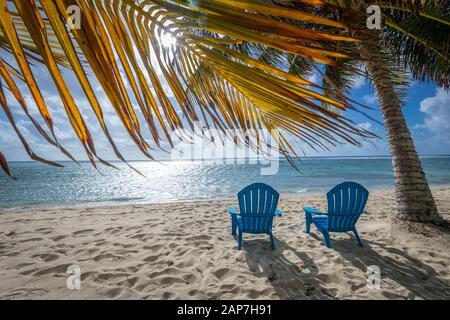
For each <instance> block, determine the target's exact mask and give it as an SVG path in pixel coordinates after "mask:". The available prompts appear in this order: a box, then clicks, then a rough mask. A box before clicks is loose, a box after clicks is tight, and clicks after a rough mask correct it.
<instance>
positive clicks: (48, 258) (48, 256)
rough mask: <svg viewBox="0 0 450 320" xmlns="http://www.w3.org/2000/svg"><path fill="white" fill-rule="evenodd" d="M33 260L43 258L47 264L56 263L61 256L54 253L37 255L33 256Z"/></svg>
mask: <svg viewBox="0 0 450 320" xmlns="http://www.w3.org/2000/svg"><path fill="white" fill-rule="evenodd" d="M31 257H32V258H36V257H38V258H41V259H42V260H44V261H45V262H50V261H54V260H56V259H58V258H59V255H57V254H53V253H44V254H35V255H32V256H31Z"/></svg>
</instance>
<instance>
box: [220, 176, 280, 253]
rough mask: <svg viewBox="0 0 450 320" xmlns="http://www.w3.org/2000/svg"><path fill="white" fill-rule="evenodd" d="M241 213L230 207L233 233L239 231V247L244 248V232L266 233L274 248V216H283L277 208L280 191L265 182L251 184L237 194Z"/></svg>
mask: <svg viewBox="0 0 450 320" xmlns="http://www.w3.org/2000/svg"><path fill="white" fill-rule="evenodd" d="M237 196H238V201H239V211H240V212H239V213H238V211H237V209H236V208H234V207H229V208H228V212H229V214H230V215H231V234H233V235H235V234H236V230H237V231H238V248H239V250H241V248H242V234H243V233H244V232H246V233H253V234H257V233H266V234H268V235H269V237H270V244H271V247H272V250H273V249H275V243H274V241H273V236H272V221H273V217H274V216H281V211H280V210H278V209H277V204H278V198H279V197H280V195H279V193H278V192H276V191H275V190H274V189H273V188H272V187H271V186H269V185H267V184H264V183H254V184H251V185H249V186H247V187H245V188H244V189H242V190H241V191H239V193H238V194H237Z"/></svg>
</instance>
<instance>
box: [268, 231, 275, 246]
mask: <svg viewBox="0 0 450 320" xmlns="http://www.w3.org/2000/svg"><path fill="white" fill-rule="evenodd" d="M269 237H270V247H271V248H272V250H275V241H274V239H273V235H272V233H269Z"/></svg>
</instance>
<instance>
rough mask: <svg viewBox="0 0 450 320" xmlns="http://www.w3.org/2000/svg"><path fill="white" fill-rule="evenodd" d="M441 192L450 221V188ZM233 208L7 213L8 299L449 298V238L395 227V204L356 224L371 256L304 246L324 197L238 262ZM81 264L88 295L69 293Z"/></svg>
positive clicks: (350, 247)
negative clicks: (370, 269) (311, 215)
mask: <svg viewBox="0 0 450 320" xmlns="http://www.w3.org/2000/svg"><path fill="white" fill-rule="evenodd" d="M433 192H434V195H435V198H436V201H437V204H438V207H439V210H440V213H441V214H442V215H443V216H444V217H445V218H446V219H450V189H449V188H437V189H434V190H433ZM234 204H236V200H225V201H222V200H221V201H218V200H217V201H202V202H184V203H172V204H153V205H134V206H122V207H101V208H89V209H64V210H63V209H58V210H57V209H49V210H38V209H36V210H23V211H14V212H11V211H5V212H0V298H3V299H5V298H8V299H22V298H25V299H49V298H56V299H61V298H62V299H66V298H75V299H85V298H89V299H110V298H111V299H118V298H120V299H122V298H124V299H130V298H131V299H140V298H145V299H161V298H162V299H228V298H230V299H240V298H244V299H246V298H249V299H331V298H339V299H342V298H344V299H355V298H362V299H404V298H407V299H430V298H434V299H443V298H445V299H450V267H449V266H450V250H449V244H450V242H449V239H450V237H449V236H448V233H445V232H438V231H436V229H435V228H430V227H425V228H423V230H422V234H421V235H414V234H411V233H409V232H408V231H406V230H404V229H405V228H404V227H403V228H399V227H398V226H399V224H398V223H394V224H391V218H392V217H393V216H394V214H395V206H394V201H393V196H392V193H389V192H378V193H376V192H375V193H371V195H370V199H369V203H368V206H367V209H368V212H369V215H363V216H362V218H361V219H360V221H359V222H358V225H357V227H358V230H359V231H360V235H361V238H362V239H363V242H364V244H365V247H364V248H360V247H358V246H357V245H356V243H355V241H354V238H353V237H352V236H350V235H347V234H333V235H332V239H333V249H327V248H326V247H325V246H324V245H323V242H322V238H321V236H320V234H319V233H318V232H317V231H316V230H315V229H314V227H312V233H311V236H310V237H309V238H308V237H307V236H306V234H305V232H304V230H305V223H304V214H303V211H302V210H301V208H302V207H303V206H304V205H307V204H309V205H315V206H317V207H318V208H319V209H323V210H325V209H326V207H325V206H326V201H325V196H324V195H323V196H305V197H296V198H288V199H281V202H280V205H279V207H280V208H281V209H282V210H283V213H284V216H283V217H282V218H277V219H276V220H275V222H274V235H275V237H276V246H277V249H276V250H275V251H271V250H270V246H269V241H268V239H267V237H266V236H255V235H248V234H245V235H244V249H243V250H241V251H238V250H237V246H236V241H235V240H234V238H233V237H232V236H231V235H230V234H229V231H230V218H229V216H228V214H227V212H226V208H227V206H228V205H234ZM391 225H393V227H392V228H391ZM72 264H76V265H79V266H80V268H81V274H82V276H81V289H80V290H69V289H67V286H66V280H67V277H68V274H66V269H67V267H68V266H69V265H72ZM369 265H378V266H379V267H380V268H381V273H382V283H381V289H380V290H375V289H368V288H367V287H366V281H367V266H369Z"/></svg>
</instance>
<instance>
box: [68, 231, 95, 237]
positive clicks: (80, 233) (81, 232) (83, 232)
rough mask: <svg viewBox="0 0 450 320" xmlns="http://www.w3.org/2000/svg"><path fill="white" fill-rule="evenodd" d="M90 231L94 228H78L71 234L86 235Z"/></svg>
mask: <svg viewBox="0 0 450 320" xmlns="http://www.w3.org/2000/svg"><path fill="white" fill-rule="evenodd" d="M92 231H94V229H84V230H78V231H75V232H73V235H75V236H80V235H87V234H89V233H91V232H92Z"/></svg>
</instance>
